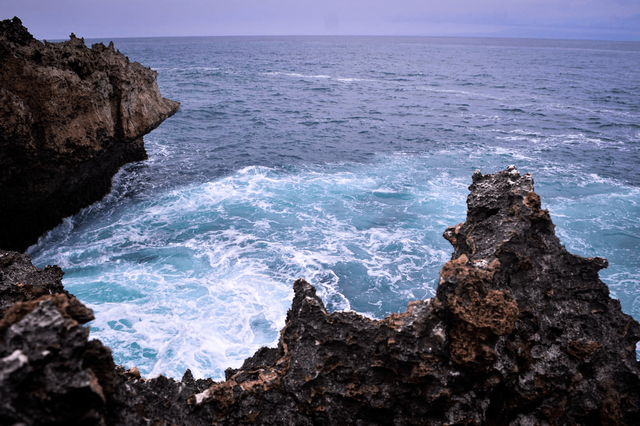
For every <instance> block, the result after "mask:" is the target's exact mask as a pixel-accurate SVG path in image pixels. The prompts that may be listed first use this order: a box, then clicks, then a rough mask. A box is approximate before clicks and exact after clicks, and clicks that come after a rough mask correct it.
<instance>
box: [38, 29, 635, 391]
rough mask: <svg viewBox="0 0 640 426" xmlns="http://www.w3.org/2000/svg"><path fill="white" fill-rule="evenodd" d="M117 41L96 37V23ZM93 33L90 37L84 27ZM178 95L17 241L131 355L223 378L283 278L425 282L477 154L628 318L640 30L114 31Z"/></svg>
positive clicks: (358, 299)
mask: <svg viewBox="0 0 640 426" xmlns="http://www.w3.org/2000/svg"><path fill="white" fill-rule="evenodd" d="M103 41H105V42H108V41H109V40H103ZM89 42H94V41H93V40H92V41H89ZM115 45H116V48H118V49H119V50H120V51H122V52H123V53H125V54H126V55H128V56H129V58H130V59H131V60H134V61H139V62H141V63H142V64H144V65H145V66H150V67H151V68H153V69H154V70H156V71H157V72H158V82H159V86H160V89H161V91H162V93H163V95H164V96H165V97H168V98H171V99H174V100H178V101H180V102H181V103H182V106H181V109H180V111H179V112H178V113H177V114H176V115H175V116H174V117H172V118H170V119H168V120H167V121H166V122H164V123H163V124H162V125H161V126H160V127H159V128H158V129H156V130H155V131H153V132H152V133H151V134H150V135H148V136H146V137H145V141H146V147H147V150H148V152H149V160H147V161H143V162H140V163H134V164H130V165H128V166H125V167H124V168H123V169H122V170H121V171H120V172H119V173H118V175H117V176H116V177H115V179H114V184H113V191H112V192H111V193H110V194H109V195H107V196H106V197H105V198H104V199H103V200H102V201H100V202H98V203H96V204H94V205H92V206H90V207H88V208H86V209H84V210H83V211H82V212H80V213H79V214H78V215H76V216H74V217H70V218H67V219H65V220H64V223H63V224H62V225H60V226H59V227H58V228H56V229H54V230H53V231H51V232H50V233H48V234H47V235H46V236H44V237H43V238H41V240H40V241H39V243H38V244H37V245H35V246H33V247H31V248H30V249H29V254H30V255H31V256H32V257H33V259H34V262H35V263H36V264H38V265H39V266H44V265H47V264H58V265H59V266H60V267H61V268H63V270H64V271H65V278H64V281H63V282H64V285H65V286H66V288H67V289H68V290H69V291H70V292H72V293H73V294H75V295H76V296H77V297H78V298H79V299H80V300H81V301H83V302H84V303H86V304H87V305H88V306H90V307H91V308H92V309H93V310H94V311H95V314H96V320H95V321H93V322H92V323H91V334H92V336H93V337H95V338H98V339H100V340H102V341H103V342H104V343H105V344H107V345H109V346H110V347H111V348H112V349H113V353H114V358H115V360H116V362H117V363H120V364H123V365H125V366H127V367H130V366H134V365H135V366H138V368H139V369H140V371H141V372H142V374H143V375H146V376H153V375H156V374H159V373H161V374H166V375H169V376H172V377H177V378H179V377H181V376H182V374H183V373H184V371H185V369H186V368H190V369H191V370H192V371H193V373H194V375H195V376H197V377H213V378H214V379H220V378H222V377H223V375H224V370H225V369H226V368H227V367H238V366H240V365H241V363H242V361H243V360H244V359H245V358H246V357H248V356H250V355H252V354H253V352H254V351H255V350H256V349H258V348H259V347H261V346H265V345H266V346H275V345H276V344H277V340H278V336H279V331H280V329H281V328H282V327H283V326H284V320H285V316H286V312H287V309H288V308H289V307H290V304H291V299H292V296H293V291H292V283H293V281H294V280H295V279H297V278H299V277H303V278H305V279H306V280H308V281H309V282H310V283H311V284H313V285H314V286H315V287H316V289H317V290H318V292H319V295H320V296H321V297H322V299H323V300H324V302H325V304H326V305H327V307H328V309H329V310H331V311H334V310H353V311H356V312H359V313H361V314H363V315H366V316H369V317H372V318H382V317H384V316H385V315H388V314H390V313H392V312H401V311H403V310H404V309H405V307H406V304H407V302H408V301H411V300H415V299H425V298H429V297H432V296H433V295H434V294H435V290H436V286H437V282H438V271H439V270H440V268H441V267H442V265H443V264H444V263H445V262H446V261H447V260H448V259H449V258H450V256H451V253H452V248H451V246H450V245H449V243H448V242H447V241H446V240H444V239H443V238H442V233H443V231H444V230H445V229H446V228H447V227H448V226H452V225H456V224H458V223H460V222H462V221H464V220H465V215H466V204H465V201H466V196H467V194H468V189H467V187H468V185H469V184H470V183H471V175H472V174H473V172H474V170H475V169H480V170H481V171H482V172H483V173H492V172H496V171H499V170H502V169H504V168H505V167H507V166H508V165H510V164H514V165H516V166H517V167H518V169H519V170H520V172H521V173H525V172H531V173H532V174H533V177H534V179H535V185H536V191H537V192H538V193H539V194H540V195H541V197H542V201H543V207H545V208H548V209H549V210H550V213H551V217H552V219H553V221H554V223H555V224H556V232H557V234H558V236H559V237H560V239H561V241H562V243H563V244H565V245H566V246H567V248H568V249H569V250H570V251H571V252H573V253H576V254H579V255H582V256H603V257H606V258H608V259H609V262H610V266H609V268H608V269H606V270H603V271H602V272H601V273H600V276H601V278H602V279H603V281H605V282H606V283H607V284H608V285H609V288H610V290H611V294H612V296H613V297H616V298H618V299H619V300H620V302H621V304H622V307H623V310H624V311H625V312H626V313H628V314H631V315H633V316H635V317H636V319H640V298H639V296H640V268H639V266H640V219H639V218H640V205H639V203H640V168H639V166H640V72H639V71H638V69H639V66H640V43H636V42H595V41H560V40H516V39H458V38H404V37H202V38H149V39H116V40H115Z"/></svg>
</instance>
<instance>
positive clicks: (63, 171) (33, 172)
mask: <svg viewBox="0 0 640 426" xmlns="http://www.w3.org/2000/svg"><path fill="white" fill-rule="evenodd" d="M0 64H2V66H0V170H1V171H2V173H0V197H1V199H0V247H2V248H4V249H8V250H16V251H24V250H25V249H26V248H27V247H28V246H30V245H31V244H34V243H35V242H36V241H37V239H38V237H40V236H41V235H42V234H43V233H44V232H46V231H47V230H49V229H51V228H53V227H55V226H56V225H58V224H59V223H60V221H61V220H62V218H64V217H66V216H70V215H72V214H75V213H77V212H78V211H79V210H80V209H81V208H83V207H86V206H88V205H90V204H92V203H93V202H95V201H98V200H100V199H101V198H102V197H103V196H104V195H106V194H107V193H108V192H109V191H110V189H111V180H112V177H113V175H114V174H115V173H116V172H117V171H118V170H119V168H120V167H121V166H122V165H124V164H126V163H129V162H133V161H140V160H144V159H146V158H147V154H146V151H145V149H144V142H143V136H144V135H145V134H147V133H149V132H150V131H152V130H153V129H155V128H156V127H157V126H158V125H159V124H160V123H162V121H164V120H165V119H166V118H167V117H169V116H171V115H173V114H174V113H176V112H177V110H178V108H179V105H180V104H179V103H178V102H175V101H171V100H168V99H164V98H162V96H161V95H160V91H159V89H158V85H157V82H156V72H155V71H153V70H151V69H149V68H145V67H143V66H142V65H140V64H139V63H137V62H134V63H131V62H130V61H129V60H128V58H127V57H126V56H124V55H122V54H121V53H119V52H118V51H116V50H115V49H114V46H113V44H110V45H109V46H104V45H103V44H102V43H98V44H94V45H93V46H92V47H91V48H88V47H86V46H85V44H84V40H83V39H81V38H77V37H76V36H75V35H73V34H71V37H70V39H69V40H67V41H65V42H61V43H49V42H46V41H45V42H40V41H38V40H36V39H34V38H33V36H32V35H31V34H30V33H29V32H28V30H27V29H26V28H25V27H24V26H23V25H22V22H21V21H20V19H18V18H13V19H11V20H4V21H0Z"/></svg>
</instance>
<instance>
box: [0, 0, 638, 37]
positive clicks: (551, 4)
mask: <svg viewBox="0 0 640 426" xmlns="http://www.w3.org/2000/svg"><path fill="white" fill-rule="evenodd" d="M13 16H18V17H19V18H20V19H22V22H23V24H24V25H25V26H26V27H27V28H28V29H29V31H30V32H31V33H32V34H33V35H34V36H35V37H36V38H38V39H47V40H54V39H62V38H67V37H68V36H69V34H70V33H71V32H74V33H75V34H76V35H77V36H78V37H85V38H109V37H147V36H198V35H324V34H337V35H426V36H498V37H539V38H570V39H576V38H578V39H596V40H636V41H640V0H368V1H365V0H313V1H307V0H110V1H105V0H0V19H7V18H12V17H13Z"/></svg>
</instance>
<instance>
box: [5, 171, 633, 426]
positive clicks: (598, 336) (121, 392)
mask: <svg viewBox="0 0 640 426" xmlns="http://www.w3.org/2000/svg"><path fill="white" fill-rule="evenodd" d="M469 189H470V194H469V197H468V200H467V205H468V213H467V219H466V221H465V222H464V223H462V224H459V225H456V226H454V227H451V228H449V229H447V230H446V231H445V233H444V237H445V238H446V239H447V240H449V241H450V242H451V244H452V245H453V247H454V253H453V255H452V259H451V260H450V261H449V262H447V263H446V264H445V265H444V266H443V268H442V270H441V272H440V283H439V286H438V290H437V295H436V297H434V298H433V299H429V300H420V301H415V302H411V303H409V305H408V307H407V310H406V312H403V313H400V314H393V315H390V316H388V317H386V318H384V319H382V320H371V319H369V318H366V317H363V316H360V315H358V314H356V313H354V312H333V313H329V312H327V311H326V309H325V308H324V305H323V303H322V301H321V300H320V299H319V298H318V297H317V296H316V293H315V289H314V288H313V287H312V286H311V285H310V284H308V283H307V282H305V281H304V280H298V281H296V282H295V283H294V290H295V296H294V299H293V302H292V306H291V309H290V310H289V313H288V315H287V320H286V325H285V327H284V328H283V329H282V331H281V334H280V342H279V344H278V347H277V348H262V349H260V350H259V351H258V352H256V354H255V355H254V356H253V357H251V358H249V359H247V360H246V361H245V362H244V364H243V366H242V367H241V368H239V369H236V370H233V369H229V370H227V372H226V380H225V381H222V382H213V381H212V380H210V379H206V380H194V379H193V377H192V375H191V373H190V372H189V371H188V370H187V372H185V375H184V377H183V379H182V381H176V380H173V379H170V378H166V377H164V376H159V377H156V378H152V379H144V378H142V377H140V374H139V373H138V372H137V370H136V369H135V368H133V369H131V370H126V371H125V370H124V369H123V368H121V367H119V366H116V365H115V364H114V363H113V360H112V358H111V355H110V350H109V349H108V348H106V347H104V346H103V345H102V344H101V343H100V342H99V341H96V340H93V341H88V339H87V338H88V329H87V328H85V327H83V326H82V324H83V323H85V322H86V321H89V320H90V319H91V318H92V314H91V311H90V310H89V309H87V308H86V307H84V306H83V305H82V304H81V303H80V302H78V301H77V300H76V299H75V298H74V297H73V296H70V295H68V294H64V293H56V292H58V291H61V286H59V279H60V274H59V272H58V270H57V269H55V267H52V268H47V269H45V270H38V269H37V268H34V267H32V266H29V264H28V262H27V261H28V259H26V258H25V255H20V254H18V253H11V252H2V253H1V255H2V257H0V267H1V268H2V275H1V277H2V280H3V282H2V285H3V287H2V288H3V289H4V288H13V287H15V286H18V285H19V284H20V283H17V282H16V280H20V281H21V284H23V285H26V284H27V283H29V282H31V281H33V282H42V281H43V277H46V276H47V274H50V275H51V276H50V278H48V279H49V280H51V281H52V282H51V283H50V284H49V288H50V290H49V291H51V292H54V293H56V294H52V295H45V296H41V297H40V298H37V299H34V300H28V299H29V298H30V297H26V300H28V301H19V302H17V303H15V304H14V305H13V306H12V307H10V308H8V309H7V310H5V312H4V316H3V318H2V320H1V321H0V373H1V374H0V377H1V379H0V380H1V381H2V384H1V386H0V389H2V391H0V392H1V395H0V407H1V408H0V420H1V421H2V423H8V424H12V423H15V422H24V423H26V424H34V425H35V424H54V423H57V424H62V423H64V424H75V423H82V424H112V425H133V424H166V425H169V424H183V425H204V424H229V425H232V424H243V423H251V424H301V425H305V424H306V425H312V424H318V425H319V424H353V425H358V424H379V425H382V424H398V425H401V424H406V425H410V424H431V425H444V424H450V425H452V424H464V425H481V424H491V425H532V424H540V425H554V424H557V425H560V424H580V425H586V424H593V425H601V424H602V425H633V424H638V422H639V421H640V367H639V365H638V362H637V360H636V352H635V348H636V343H637V342H638V340H639V339H640V325H639V324H638V323H637V322H636V321H635V320H634V319H633V318H631V317H630V316H628V315H626V314H624V313H622V311H621V309H620V304H619V302H618V301H617V300H614V299H611V298H610V297H609V291H608V288H607V286H606V285H605V284H604V283H603V282H602V281H600V279H599V278H598V271H599V270H600V269H602V268H604V267H606V266H607V261H606V260H605V259H603V258H583V257H580V256H576V255H573V254H571V253H569V252H567V251H566V250H565V248H564V246H562V245H561V244H560V242H559V240H558V238H557V237H556V236H555V232H554V225H553V223H552V221H551V219H550V217H549V214H548V211H546V210H542V209H541V208H540V207H541V204H540V198H539V196H538V195H537V194H536V193H535V192H534V188H533V179H532V177H531V176H530V175H529V174H524V175H520V173H519V172H518V171H517V170H516V168H515V167H513V166H510V167H509V168H507V169H506V170H504V171H501V172H498V173H495V174H488V175H483V174H481V173H480V172H479V171H478V172H476V173H475V174H474V175H473V183H472V185H471V186H470V187H469ZM47 271H51V272H47ZM29 274H32V275H33V276H34V278H30V277H29V276H28V275H29ZM18 277H19V278H18ZM30 285H31V284H30ZM39 285H40V284H34V285H33V287H38V286H39ZM38 288H39V287H38ZM79 401H81V402H82V403H80V402H79Z"/></svg>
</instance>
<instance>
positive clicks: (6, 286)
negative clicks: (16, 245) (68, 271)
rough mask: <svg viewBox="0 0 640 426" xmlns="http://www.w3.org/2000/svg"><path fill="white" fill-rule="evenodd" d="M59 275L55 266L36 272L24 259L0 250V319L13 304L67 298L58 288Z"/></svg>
mask: <svg viewBox="0 0 640 426" xmlns="http://www.w3.org/2000/svg"><path fill="white" fill-rule="evenodd" d="M63 275H64V272H62V270H61V269H60V268H59V267H57V266H55V265H54V266H50V265H47V266H46V267H45V268H44V269H40V268H36V267H35V266H34V265H33V264H32V263H31V258H30V257H29V256H28V255H26V254H20V253H17V252H11V251H6V250H2V249H0V319H2V317H3V316H4V311H5V310H6V309H7V308H10V307H11V306H13V305H14V304H15V303H17V302H28V301H30V300H34V299H37V298H38V297H40V296H44V295H48V294H55V293H64V294H66V295H69V293H68V292H67V291H66V290H65V289H64V286H63V285H62V276H63Z"/></svg>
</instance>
